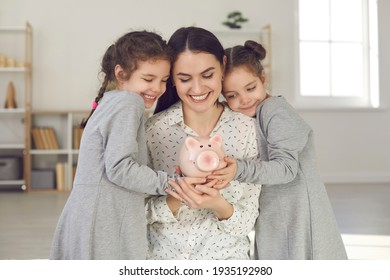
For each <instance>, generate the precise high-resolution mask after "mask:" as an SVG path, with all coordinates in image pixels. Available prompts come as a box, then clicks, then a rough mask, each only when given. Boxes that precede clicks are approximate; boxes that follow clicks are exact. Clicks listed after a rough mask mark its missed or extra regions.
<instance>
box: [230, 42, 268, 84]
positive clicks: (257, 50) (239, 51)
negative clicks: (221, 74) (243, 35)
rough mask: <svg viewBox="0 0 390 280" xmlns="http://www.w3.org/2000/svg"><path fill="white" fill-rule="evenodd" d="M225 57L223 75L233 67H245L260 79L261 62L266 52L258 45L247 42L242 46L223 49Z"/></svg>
mask: <svg viewBox="0 0 390 280" xmlns="http://www.w3.org/2000/svg"><path fill="white" fill-rule="evenodd" d="M225 55H226V57H227V63H226V68H225V75H226V74H228V73H229V72H230V71H232V70H233V68H235V67H240V66H245V67H247V68H248V69H249V70H250V71H252V72H253V73H254V74H256V75H257V76H259V77H261V73H262V71H263V65H262V64H261V61H262V60H263V59H264V58H265V55H266V51H265V49H264V47H263V46H262V45H261V44H260V43H257V42H255V41H252V40H248V41H246V42H245V44H244V45H243V46H241V45H237V46H234V47H232V48H228V49H225Z"/></svg>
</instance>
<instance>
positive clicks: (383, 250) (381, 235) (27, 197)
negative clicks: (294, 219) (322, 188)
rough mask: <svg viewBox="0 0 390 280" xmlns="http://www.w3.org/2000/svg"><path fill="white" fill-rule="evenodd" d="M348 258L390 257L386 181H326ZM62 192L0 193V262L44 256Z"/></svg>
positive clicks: (389, 207)
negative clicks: (363, 182) (333, 182)
mask: <svg viewBox="0 0 390 280" xmlns="http://www.w3.org/2000/svg"><path fill="white" fill-rule="evenodd" d="M327 191H328V194H329V198H330V201H331V203H332V206H333V208H334V211H335V215H336V219H337V222H338V223H339V226H340V231H341V233H342V237H343V240H344V243H345V245H346V249H347V253H348V257H349V259H365V260H367V259H376V260H379V259H387V260H388V259H390V185H388V184H375V185H370V186H367V185H347V184H343V185H328V186H327ZM67 197H68V193H66V192H44V191H43V192H37V191H34V192H29V193H21V192H16V191H0V260H5V259H6V260H10V259H16V260H23V259H47V258H48V254H49V251H50V245H51V240H52V235H53V232H54V229H55V226H56V223H57V220H58V217H59V215H60V213H61V211H62V208H63V206H64V204H65V202H66V199H67Z"/></svg>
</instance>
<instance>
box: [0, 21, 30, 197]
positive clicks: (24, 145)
mask: <svg viewBox="0 0 390 280" xmlns="http://www.w3.org/2000/svg"><path fill="white" fill-rule="evenodd" d="M0 42H1V44H0V174H1V175H0V189H4V188H7V189H8V188H19V189H23V190H26V189H28V182H29V166H30V162H29V148H30V133H29V129H30V109H31V90H32V88H31V75H32V27H31V25H30V24H29V23H26V25H25V26H0ZM11 83H12V85H13V89H14V90H12V93H13V96H14V100H15V101H16V106H13V105H12V106H11V107H10V106H8V108H5V107H7V106H5V105H6V103H7V102H6V100H7V99H8V100H9V87H10V84H11ZM8 104H9V103H8ZM12 158H18V159H20V164H18V169H19V170H15V165H14V166H12V169H11V170H10V169H4V168H8V167H7V166H6V162H7V161H8V159H12ZM2 168H3V169H2ZM15 171H19V172H17V173H20V174H21V175H20V176H17V178H13V177H14V176H12V174H10V172H11V173H13V172H15ZM1 176H2V177H1ZM8 177H10V178H12V179H9V178H8Z"/></svg>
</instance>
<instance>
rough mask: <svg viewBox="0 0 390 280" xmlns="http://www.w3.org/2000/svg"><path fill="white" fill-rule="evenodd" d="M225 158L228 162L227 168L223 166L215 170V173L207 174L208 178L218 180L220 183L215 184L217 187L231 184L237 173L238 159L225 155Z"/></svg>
mask: <svg viewBox="0 0 390 280" xmlns="http://www.w3.org/2000/svg"><path fill="white" fill-rule="evenodd" d="M224 160H225V161H226V162H227V166H226V167H225V168H221V169H218V170H215V171H213V173H212V174H211V175H209V176H207V179H210V180H215V179H216V180H218V183H217V184H215V185H214V186H213V188H215V189H219V190H220V189H223V188H226V187H228V186H229V185H230V181H232V180H233V179H234V177H235V176H236V173H237V161H236V159H234V158H232V157H225V158H224Z"/></svg>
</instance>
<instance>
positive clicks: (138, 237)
mask: <svg viewBox="0 0 390 280" xmlns="http://www.w3.org/2000/svg"><path fill="white" fill-rule="evenodd" d="M144 109H145V107H144V102H143V100H142V98H141V97H140V96H139V95H137V94H134V93H129V92H126V91H111V92H106V93H105V94H104V97H103V98H102V100H101V101H100V102H99V106H98V107H97V109H96V110H95V112H94V113H93V115H92V116H91V118H90V119H89V121H88V124H87V126H86V128H85V129H84V132H83V136H82V140H81V145H80V154H79V158H78V165H77V172H76V176H75V180H74V186H73V189H72V192H71V194H70V196H69V199H68V201H67V202H66V205H65V207H64V209H63V212H62V214H61V216H60V219H59V222H58V225H57V229H56V232H55V235H54V240H53V244H52V248H51V254H50V259H106V260H107V259H145V258H146V252H147V238H146V217H145V208H144V200H145V197H146V195H145V194H165V191H164V190H163V189H164V187H165V186H166V183H167V175H166V174H165V173H162V172H154V171H153V170H152V169H150V168H149V167H147V166H146V163H147V150H146V139H145V128H144V122H145V117H144Z"/></svg>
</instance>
